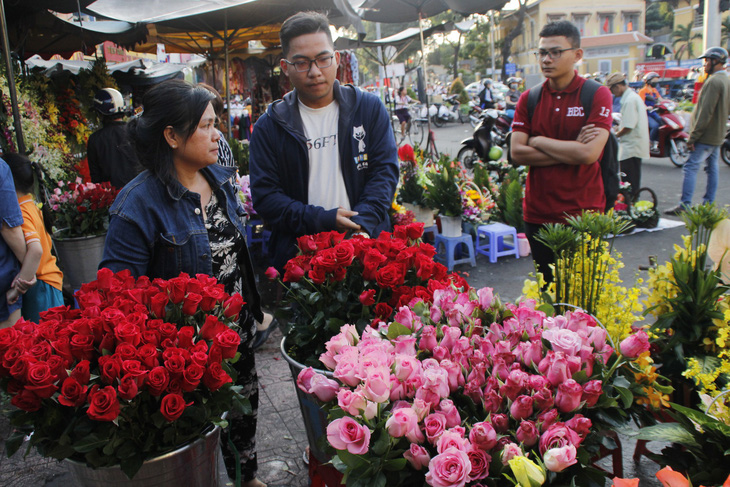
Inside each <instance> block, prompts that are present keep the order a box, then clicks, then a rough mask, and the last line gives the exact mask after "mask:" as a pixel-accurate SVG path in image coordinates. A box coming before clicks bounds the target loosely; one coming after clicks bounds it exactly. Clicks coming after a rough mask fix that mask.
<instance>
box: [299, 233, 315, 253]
mask: <svg viewBox="0 0 730 487" xmlns="http://www.w3.org/2000/svg"><path fill="white" fill-rule="evenodd" d="M297 246H298V247H299V250H301V251H302V253H303V254H311V253H314V252H315V251H316V250H317V243H316V242H315V241H314V238H313V237H312V236H311V235H303V236H301V237H298V238H297Z"/></svg>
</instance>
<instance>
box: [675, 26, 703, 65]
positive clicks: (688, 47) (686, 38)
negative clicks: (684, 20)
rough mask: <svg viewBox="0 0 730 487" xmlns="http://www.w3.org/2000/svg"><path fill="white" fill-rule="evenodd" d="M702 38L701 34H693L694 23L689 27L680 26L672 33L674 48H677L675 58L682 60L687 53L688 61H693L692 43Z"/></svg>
mask: <svg viewBox="0 0 730 487" xmlns="http://www.w3.org/2000/svg"><path fill="white" fill-rule="evenodd" d="M701 38H702V36H701V35H700V34H698V33H696V32H695V33H694V34H693V33H692V22H690V23H689V24H687V25H678V26H677V28H676V29H675V30H674V32H672V47H675V51H674V54H675V57H676V58H677V59H680V58H681V57H682V54H683V53H684V51H687V59H692V58H693V57H694V48H693V47H692V41H693V40H695V39H701ZM677 44H679V49H676V46H677Z"/></svg>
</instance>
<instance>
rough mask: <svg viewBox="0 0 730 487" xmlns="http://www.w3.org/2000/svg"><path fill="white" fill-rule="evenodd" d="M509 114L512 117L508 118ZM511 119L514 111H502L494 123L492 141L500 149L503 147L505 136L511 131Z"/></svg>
mask: <svg viewBox="0 0 730 487" xmlns="http://www.w3.org/2000/svg"><path fill="white" fill-rule="evenodd" d="M510 114H511V115H512V116H510ZM513 119H514V110H510V111H509V112H508V111H506V110H504V111H499V114H498V116H497V120H495V121H494V130H493V132H494V134H493V141H494V143H495V144H497V145H499V146H500V147H502V146H504V143H505V141H506V140H507V134H508V133H509V132H510V130H512V120H513Z"/></svg>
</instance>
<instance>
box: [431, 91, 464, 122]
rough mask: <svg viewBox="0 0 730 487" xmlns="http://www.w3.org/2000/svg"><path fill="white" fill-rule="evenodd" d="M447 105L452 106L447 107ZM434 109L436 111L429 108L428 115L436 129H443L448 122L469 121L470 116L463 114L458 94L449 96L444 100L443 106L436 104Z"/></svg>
mask: <svg viewBox="0 0 730 487" xmlns="http://www.w3.org/2000/svg"><path fill="white" fill-rule="evenodd" d="M447 105H451V106H450V107H447ZM433 107H435V109H431V108H429V112H428V115H429V116H430V117H431V122H432V123H433V124H434V125H435V126H436V127H443V126H444V125H445V124H446V123H447V122H460V123H466V122H468V121H469V116H468V115H466V114H465V113H461V103H460V102H459V95H458V94H453V95H449V96H447V97H446V98H444V103H443V104H441V103H435V104H434V105H433Z"/></svg>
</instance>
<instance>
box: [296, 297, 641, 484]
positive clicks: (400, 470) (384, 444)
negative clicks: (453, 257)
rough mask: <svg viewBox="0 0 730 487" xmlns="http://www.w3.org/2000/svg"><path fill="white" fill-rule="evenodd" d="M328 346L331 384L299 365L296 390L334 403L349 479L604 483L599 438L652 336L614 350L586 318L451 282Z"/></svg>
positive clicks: (330, 435)
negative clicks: (503, 300)
mask: <svg viewBox="0 0 730 487" xmlns="http://www.w3.org/2000/svg"><path fill="white" fill-rule="evenodd" d="M326 349H327V351H326V353H325V354H323V355H322V356H321V357H320V359H321V360H322V362H324V363H325V364H326V366H327V369H328V370H329V371H331V373H332V378H327V377H323V376H321V375H320V374H318V373H317V372H316V371H314V370H311V369H305V370H303V371H302V372H301V373H300V375H299V377H298V380H297V385H298V387H299V388H300V389H301V390H303V391H306V392H308V393H311V394H314V395H315V396H316V397H318V398H319V399H320V401H321V402H322V403H323V405H324V408H325V409H327V410H328V411H329V417H328V421H329V424H328V426H327V440H328V443H329V445H330V447H331V448H333V449H334V450H335V458H334V459H333V464H334V465H335V467H337V469H338V470H340V471H341V472H343V473H344V474H345V475H344V479H345V482H346V483H347V485H348V486H349V485H352V486H355V485H365V484H367V485H388V486H401V485H403V486H404V485H425V484H428V485H431V486H444V485H470V486H477V485H502V483H503V482H504V477H505V476H507V477H508V478H511V479H512V483H518V484H519V485H523V486H524V485H542V484H543V483H547V484H548V485H563V484H565V485H568V484H571V485H573V484H574V485H592V484H593V483H596V484H598V485H603V483H604V477H603V475H604V474H603V473H601V472H599V471H598V470H597V469H596V468H593V467H592V466H591V464H592V462H593V459H594V458H595V457H596V455H597V454H598V453H597V452H598V451H599V449H600V445H601V443H602V442H603V440H604V435H603V434H601V432H602V431H603V430H604V429H605V428H607V427H608V425H611V426H612V427H615V426H616V425H619V424H622V423H624V422H626V421H627V420H628V417H629V415H628V413H627V412H626V411H625V409H626V408H628V407H629V406H630V405H631V404H632V403H633V402H634V400H635V398H636V397H638V396H642V395H644V393H645V387H646V386H645V385H644V384H641V383H638V382H637V380H636V377H637V375H641V374H642V373H643V371H644V370H645V363H646V360H647V358H648V349H649V341H648V337H647V334H646V333H645V332H643V331H640V332H635V333H633V334H632V335H630V336H628V337H627V338H626V339H625V340H624V341H622V342H621V344H620V345H619V346H614V345H613V344H612V342H611V341H610V338H608V335H607V333H606V331H605V329H603V328H601V327H600V326H598V324H597V322H596V321H595V320H594V319H593V318H592V317H591V316H590V315H588V314H586V313H583V312H579V311H568V312H566V313H565V314H564V315H556V316H548V315H546V314H545V313H543V312H542V311H539V310H537V309H534V308H533V307H532V306H531V305H530V304H528V303H522V304H520V305H508V306H506V307H502V306H501V305H500V303H499V300H498V299H497V298H496V296H495V294H494V292H493V290H492V289H490V288H483V289H479V290H475V289H470V290H466V291H463V292H459V291H457V290H455V289H453V288H445V289H440V290H437V291H436V292H435V293H434V299H433V303H431V304H427V303H426V302H423V301H419V300H418V299H416V300H413V301H411V304H410V305H409V306H408V308H407V309H406V310H402V311H401V313H400V316H397V317H396V318H395V319H394V320H392V321H390V322H388V323H385V322H380V323H378V324H376V325H374V326H372V327H368V328H367V329H366V330H365V331H364V332H363V333H361V334H358V333H357V332H356V330H355V329H354V328H352V327H350V326H348V325H345V326H344V327H343V328H342V330H341V333H340V334H339V335H337V336H335V337H333V338H332V339H331V340H330V341H329V342H328V343H327V346H326ZM500 482H502V483H500Z"/></svg>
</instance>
